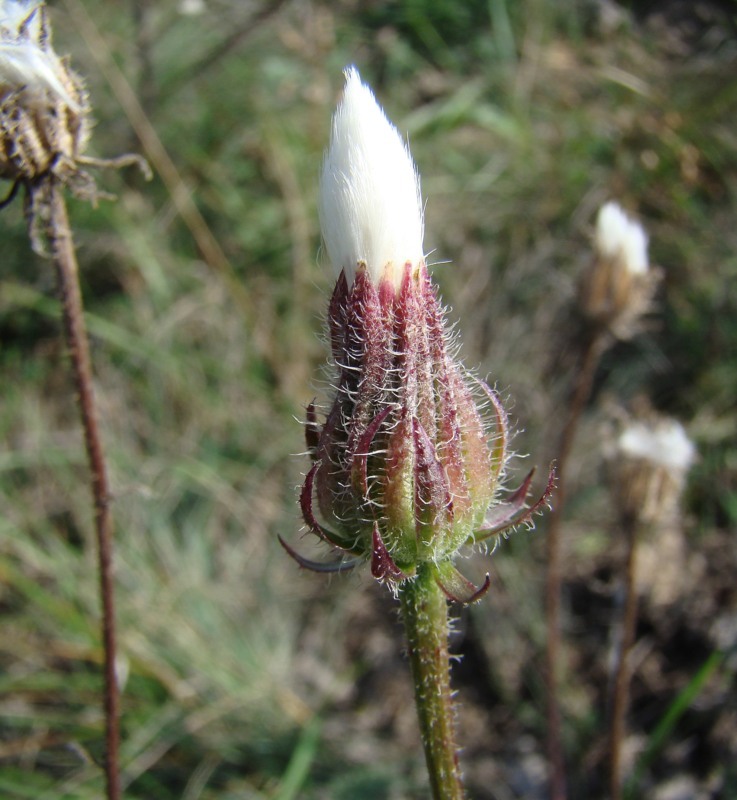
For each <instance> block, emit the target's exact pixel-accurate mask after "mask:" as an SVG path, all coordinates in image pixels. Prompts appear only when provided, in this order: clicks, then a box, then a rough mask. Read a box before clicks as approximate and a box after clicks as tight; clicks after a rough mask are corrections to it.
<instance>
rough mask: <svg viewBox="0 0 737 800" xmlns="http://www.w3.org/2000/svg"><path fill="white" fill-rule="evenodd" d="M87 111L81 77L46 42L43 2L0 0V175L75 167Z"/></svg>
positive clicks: (85, 135) (30, 176)
mask: <svg viewBox="0 0 737 800" xmlns="http://www.w3.org/2000/svg"><path fill="white" fill-rule="evenodd" d="M88 114H89V105H88V101H87V94H86V92H85V91H84V87H83V85H82V81H81V79H80V78H79V77H78V76H77V75H76V74H75V73H73V72H72V71H71V69H70V68H69V66H68V64H67V62H66V60H65V59H61V58H59V56H57V54H56V53H55V52H54V49H53V47H52V45H51V31H50V28H49V24H48V19H47V15H46V7H45V5H44V4H43V3H41V2H37V0H2V6H0V137H1V140H0V177H2V178H7V179H10V180H18V179H20V180H23V181H33V180H34V179H36V178H38V177H39V176H41V175H43V174H44V173H46V172H48V171H55V172H57V173H59V174H61V175H64V176H66V175H67V174H69V173H74V172H75V171H76V162H77V159H78V157H79V156H80V155H81V153H82V152H83V151H84V148H85V147H86V145H87V141H88V139H89V129H90V124H89V118H88Z"/></svg>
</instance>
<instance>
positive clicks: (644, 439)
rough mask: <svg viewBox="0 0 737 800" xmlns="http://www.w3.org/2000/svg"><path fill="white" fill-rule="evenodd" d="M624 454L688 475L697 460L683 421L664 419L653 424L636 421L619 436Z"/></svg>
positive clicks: (619, 444) (621, 450)
mask: <svg viewBox="0 0 737 800" xmlns="http://www.w3.org/2000/svg"><path fill="white" fill-rule="evenodd" d="M618 446H619V450H620V452H621V453H622V454H623V455H625V456H628V457H629V458H637V459H643V460H645V461H650V462H651V463H653V464H657V465H658V466H661V467H664V468H665V469H667V470H668V471H669V472H672V473H675V474H676V475H678V474H683V473H685V472H686V471H687V470H688V469H689V467H690V466H691V464H693V462H694V460H695V458H696V448H695V446H694V444H693V442H692V441H691V440H690V439H689V438H688V436H687V434H686V431H685V430H684V428H683V425H681V424H680V423H679V422H677V421H676V420H673V419H660V420H658V421H657V422H656V423H655V424H653V425H645V424H644V423H642V422H633V423H632V424H630V425H629V426H628V427H627V428H626V429H625V430H624V431H623V432H622V434H621V436H620V437H619V442H618Z"/></svg>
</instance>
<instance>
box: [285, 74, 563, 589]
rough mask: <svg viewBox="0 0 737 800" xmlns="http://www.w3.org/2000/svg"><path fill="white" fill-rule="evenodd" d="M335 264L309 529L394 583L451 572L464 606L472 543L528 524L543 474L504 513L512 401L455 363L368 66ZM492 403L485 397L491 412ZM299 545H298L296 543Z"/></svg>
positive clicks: (345, 134)
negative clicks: (328, 398)
mask: <svg viewBox="0 0 737 800" xmlns="http://www.w3.org/2000/svg"><path fill="white" fill-rule="evenodd" d="M320 216H321V223H322V228H323V236H324V239H325V244H326V248H327V251H328V255H329V257H330V259H331V261H332V263H333V268H334V270H335V273H336V275H337V276H338V280H337V284H336V287H335V290H334V292H333V295H332V298H331V301H330V307H329V330H330V342H331V348H332V357H333V362H334V365H335V369H336V372H337V376H336V381H335V396H334V398H333V401H332V405H331V407H330V409H329V411H328V413H327V415H326V418H325V421H324V424H319V422H318V420H317V414H316V410H315V407H314V405H313V406H310V408H309V409H308V419H307V444H308V449H309V452H310V455H311V457H312V460H313V466H312V468H311V470H310V471H309V473H308V474H307V477H306V480H305V483H304V486H303V489H302V494H301V505H302V511H303V515H304V518H305V521H306V523H307V525H308V527H309V528H310V529H311V530H312V531H313V532H314V533H316V534H317V535H318V536H320V537H321V538H322V539H324V540H325V541H327V542H328V543H329V544H331V545H332V546H333V547H335V548H337V549H338V550H339V551H341V552H342V553H344V554H349V555H352V556H353V557H354V558H353V560H352V561H348V562H345V561H340V562H336V563H334V564H331V565H318V564H315V563H314V562H308V561H306V560H305V559H304V558H302V557H301V556H299V555H297V554H296V553H295V552H294V551H293V550H292V549H291V548H290V547H289V546H287V545H286V544H285V547H286V548H287V550H288V551H289V552H290V553H291V554H292V555H293V556H294V557H295V558H296V559H297V560H298V561H299V563H300V564H302V565H303V566H308V567H311V568H315V569H333V570H342V569H345V568H349V567H352V566H354V565H355V564H356V563H358V562H360V561H361V560H368V561H370V563H371V570H372V574H373V575H374V577H375V578H377V579H378V580H381V581H387V582H388V583H389V584H390V585H395V584H397V583H399V582H401V581H403V580H405V579H407V578H410V577H412V576H413V575H414V574H415V573H416V570H417V567H418V565H420V564H422V563H427V562H431V563H432V564H434V565H435V566H436V573H435V574H436V576H437V578H436V579H437V580H438V583H439V584H440V585H441V586H442V588H443V589H444V590H445V592H446V594H447V595H448V596H449V597H451V598H452V599H454V600H459V601H462V602H470V601H472V600H474V599H476V598H477V597H478V596H480V594H481V593H483V591H485V589H486V588H487V587H488V578H487V582H486V583H485V584H484V586H482V587H481V589H477V588H476V587H474V586H473V585H472V584H471V583H470V582H468V581H467V580H466V579H465V578H463V577H462V576H461V575H460V574H459V573H458V572H457V571H456V570H455V567H454V566H453V560H454V558H455V556H456V555H457V553H458V551H459V549H460V548H461V547H462V546H463V545H464V544H473V543H474V542H477V541H482V540H484V539H486V538H488V537H490V536H493V535H496V534H498V533H500V532H502V531H506V530H508V529H509V528H511V527H513V526H514V525H517V524H520V523H521V522H525V521H528V520H529V519H530V517H531V515H532V513H533V512H534V511H536V510H538V509H539V507H540V506H541V505H542V504H543V503H545V502H547V499H548V496H549V492H550V490H551V489H552V479H551V480H550V481H549V485H548V489H547V490H546V492H545V494H544V496H543V497H542V498H540V500H539V501H538V502H537V503H535V504H534V505H533V506H532V508H528V507H527V505H526V498H527V493H528V490H529V486H530V480H531V475H530V476H528V478H527V480H526V481H525V482H524V484H523V486H522V487H521V488H520V490H518V491H517V492H515V493H514V494H513V495H512V496H511V497H510V498H508V501H507V502H506V503H499V502H496V503H495V502H494V501H495V500H496V499H497V494H498V491H499V489H500V485H501V482H502V479H503V476H504V472H505V468H506V465H507V460H508V449H507V444H508V437H509V431H508V423H507V418H506V415H505V413H504V410H503V408H502V405H501V403H500V401H499V399H498V397H497V395H496V394H495V393H494V392H493V391H492V390H491V389H489V388H488V387H487V386H486V385H485V384H484V383H483V382H481V381H478V380H476V379H474V378H472V377H471V376H470V375H468V373H467V372H466V371H465V370H464V369H463V368H462V366H461V365H460V364H459V363H458V362H457V360H456V359H455V357H454V351H455V348H454V347H453V344H452V342H451V340H450V337H449V334H448V331H447V327H446V323H445V319H444V311H443V308H442V306H441V304H440V302H439V300H438V297H437V293H436V291H435V287H434V286H433V283H432V280H431V278H430V275H429V273H428V270H427V267H426V264H425V260H424V257H423V253H422V232H423V222H422V203H421V196H420V190H419V180H418V177H417V173H416V170H415V167H414V164H413V162H412V159H411V157H410V155H409V152H408V150H407V148H406V146H405V144H404V142H403V141H402V139H401V137H400V135H399V133H398V132H397V130H396V129H395V128H394V127H393V126H392V125H391V123H389V121H388V120H387V119H386V117H385V116H384V113H383V111H382V110H381V109H380V107H379V106H378V104H377V103H376V100H375V99H374V97H373V94H372V93H371V91H370V89H369V88H368V87H367V86H365V85H363V84H362V83H361V80H360V78H359V76H358V73H357V71H356V70H355V69H354V68H352V69H349V70H348V71H347V72H346V89H345V95H344V99H343V102H342V103H341V105H340V106H339V108H338V111H337V112H336V114H335V117H334V119H333V130H332V137H331V143H330V148H329V150H328V153H327V156H326V158H325V164H324V168H323V173H322V181H321V190H320ZM479 401H480V402H479ZM283 544H284V543H283Z"/></svg>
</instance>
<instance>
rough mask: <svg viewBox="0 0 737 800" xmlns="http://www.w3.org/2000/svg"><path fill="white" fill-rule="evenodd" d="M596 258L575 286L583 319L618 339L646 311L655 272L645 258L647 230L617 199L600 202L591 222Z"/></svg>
mask: <svg viewBox="0 0 737 800" xmlns="http://www.w3.org/2000/svg"><path fill="white" fill-rule="evenodd" d="M594 244H595V248H596V256H595V259H594V262H593V263H592V265H591V267H590V268H589V269H588V270H587V271H586V272H585V274H584V276H583V279H582V282H581V285H580V287H579V302H580V306H581V309H582V311H583V314H584V316H585V318H586V319H587V320H588V321H589V322H590V323H591V324H592V325H594V326H596V327H601V328H604V329H609V330H610V331H611V332H612V333H614V334H615V335H616V336H618V337H619V338H627V337H628V336H631V335H632V334H633V333H634V331H635V328H636V323H637V321H638V320H639V318H640V317H641V316H642V315H643V314H644V313H645V312H646V311H647V309H648V307H649V305H650V302H651V299H652V294H653V291H654V289H655V285H656V282H657V278H658V275H657V273H656V272H655V271H653V270H651V269H650V268H649V265H648V257H647V234H646V233H645V231H644V230H643V228H642V226H641V225H640V224H639V223H638V222H636V221H634V220H632V219H630V218H629V217H628V216H627V215H626V214H625V213H624V211H623V210H622V209H621V207H620V206H619V205H618V204H617V203H612V202H610V203H605V204H604V205H603V206H602V207H601V209H599V214H598V217H597V220H596V235H595V239H594Z"/></svg>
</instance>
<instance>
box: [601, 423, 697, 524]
mask: <svg viewBox="0 0 737 800" xmlns="http://www.w3.org/2000/svg"><path fill="white" fill-rule="evenodd" d="M617 454H618V461H617V467H616V475H617V490H618V495H619V503H620V508H621V510H622V512H623V513H624V514H625V515H627V516H629V517H631V518H633V519H635V520H638V521H640V522H644V523H656V522H665V521H667V520H668V519H669V518H672V517H673V516H674V515H675V514H676V513H677V509H678V502H679V500H680V497H681V494H682V492H683V486H684V483H685V480H686V475H687V473H688V470H689V468H690V467H691V465H692V464H693V462H694V460H695V458H696V449H695V447H694V445H693V442H691V440H690V439H689V438H688V436H687V435H686V431H685V430H684V428H683V426H682V425H681V424H680V423H679V422H677V421H676V420H674V419H670V418H668V417H655V418H653V419H650V420H648V421H635V422H631V423H630V424H629V425H627V427H625V428H624V430H623V431H622V433H621V434H620V436H619V439H618V441H617Z"/></svg>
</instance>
